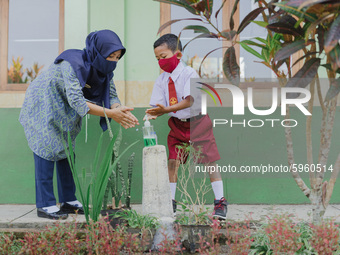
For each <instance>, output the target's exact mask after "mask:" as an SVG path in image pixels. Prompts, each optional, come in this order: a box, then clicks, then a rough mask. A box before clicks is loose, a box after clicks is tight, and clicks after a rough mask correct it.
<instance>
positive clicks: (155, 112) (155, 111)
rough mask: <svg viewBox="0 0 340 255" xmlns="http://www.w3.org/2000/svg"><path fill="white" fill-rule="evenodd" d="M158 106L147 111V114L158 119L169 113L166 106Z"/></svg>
mask: <svg viewBox="0 0 340 255" xmlns="http://www.w3.org/2000/svg"><path fill="white" fill-rule="evenodd" d="M156 105H157V106H158V107H155V108H151V109H147V110H146V113H147V114H150V115H153V116H156V117H158V116H161V115H163V114H165V113H169V110H168V109H167V107H165V106H164V105H162V104H156Z"/></svg>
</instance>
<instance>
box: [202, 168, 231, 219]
mask: <svg viewBox="0 0 340 255" xmlns="http://www.w3.org/2000/svg"><path fill="white" fill-rule="evenodd" d="M207 166H212V167H214V169H216V163H215V162H212V163H208V164H207ZM209 176H210V182H211V186H212V189H213V191H214V195H215V199H214V216H215V217H218V218H219V219H226V216H227V210H228V209H227V201H226V199H225V198H224V192H223V182H222V177H221V173H220V172H218V171H214V172H209Z"/></svg>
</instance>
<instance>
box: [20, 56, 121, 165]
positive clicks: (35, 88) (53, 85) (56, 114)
mask: <svg viewBox="0 0 340 255" xmlns="http://www.w3.org/2000/svg"><path fill="white" fill-rule="evenodd" d="M114 103H120V101H119V99H118V97H117V93H116V88H115V85H114V83H113V80H111V82H110V105H112V104H114ZM89 110H90V109H89V107H88V106H87V104H86V99H85V98H84V96H83V92H82V87H81V86H80V83H79V81H78V79H77V76H76V73H75V72H74V70H73V68H72V67H71V65H70V63H68V62H67V61H63V62H61V63H59V64H52V65H51V66H50V67H49V69H48V70H47V71H45V72H43V73H42V74H41V75H39V76H38V77H37V78H36V79H35V80H34V81H33V82H32V83H31V84H30V85H29V86H28V88H27V91H26V95H25V101H24V104H23V106H22V109H21V112H20V117H19V121H20V123H21V125H22V126H23V127H24V130H25V135H26V138H27V141H28V145H29V147H30V148H31V150H32V151H33V152H34V153H35V154H36V155H38V156H39V157H41V158H44V159H46V160H51V161H58V160H61V159H64V158H66V154H65V149H64V143H65V144H67V133H68V132H70V135H71V139H72V143H73V147H74V145H75V139H76V136H77V135H78V134H79V132H80V130H81V124H82V118H83V117H84V116H85V115H86V114H87V112H88V111H89Z"/></svg>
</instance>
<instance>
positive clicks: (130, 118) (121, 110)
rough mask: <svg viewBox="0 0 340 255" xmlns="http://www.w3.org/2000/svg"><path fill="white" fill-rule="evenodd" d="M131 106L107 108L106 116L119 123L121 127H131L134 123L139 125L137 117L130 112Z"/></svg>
mask: <svg viewBox="0 0 340 255" xmlns="http://www.w3.org/2000/svg"><path fill="white" fill-rule="evenodd" d="M131 111H133V108H132V107H126V106H125V107H118V108H114V109H110V110H109V109H108V110H107V112H108V113H107V116H108V117H109V118H111V119H113V120H114V121H115V122H117V123H119V124H120V125H121V126H122V127H123V128H125V129H127V128H132V127H134V126H135V125H136V124H137V125H139V123H138V120H137V118H136V117H135V116H134V115H133V114H132V113H131Z"/></svg>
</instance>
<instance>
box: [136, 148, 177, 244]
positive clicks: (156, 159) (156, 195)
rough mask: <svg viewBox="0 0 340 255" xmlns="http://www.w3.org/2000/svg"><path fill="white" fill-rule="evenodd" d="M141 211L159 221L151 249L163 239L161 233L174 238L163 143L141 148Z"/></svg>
mask: <svg viewBox="0 0 340 255" xmlns="http://www.w3.org/2000/svg"><path fill="white" fill-rule="evenodd" d="M142 213H143V214H144V215H146V214H149V215H153V216H156V217H157V218H159V221H160V228H159V229H157V231H156V234H155V236H154V239H153V244H152V248H151V249H152V250H157V249H158V246H159V244H160V243H161V242H162V241H163V240H164V235H163V233H165V234H166V235H167V236H168V238H169V239H174V236H175V230H174V228H173V222H174V217H173V208H172V199H171V190H170V182H169V175H168V160H167V157H166V150H165V146H163V145H156V146H151V147H145V148H144V149H143V198H142Z"/></svg>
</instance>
